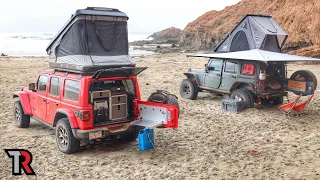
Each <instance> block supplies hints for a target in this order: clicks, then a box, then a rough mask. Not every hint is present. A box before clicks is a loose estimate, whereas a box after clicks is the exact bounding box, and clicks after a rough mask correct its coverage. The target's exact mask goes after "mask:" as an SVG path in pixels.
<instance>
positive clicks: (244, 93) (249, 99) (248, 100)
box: [230, 89, 254, 108]
mask: <svg viewBox="0 0 320 180" xmlns="http://www.w3.org/2000/svg"><path fill="white" fill-rule="evenodd" d="M230 98H231V99H238V100H240V101H243V102H244V104H245V108H252V107H253V106H254V98H253V96H252V95H251V93H250V92H249V91H248V90H246V89H237V90H235V91H233V92H232V93H231V96H230Z"/></svg>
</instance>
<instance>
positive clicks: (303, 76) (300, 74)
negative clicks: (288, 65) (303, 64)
mask: <svg viewBox="0 0 320 180" xmlns="http://www.w3.org/2000/svg"><path fill="white" fill-rule="evenodd" d="M290 79H291V80H295V81H299V80H300V81H309V82H313V85H312V86H311V92H312V93H313V92H314V91H315V90H316V89H317V85H318V83H317V82H318V81H317V77H316V76H315V75H314V74H313V73H312V72H311V71H308V70H299V71H296V72H294V73H293V74H292V75H291V77H290ZM293 93H295V94H296V95H300V94H301V93H299V92H293ZM302 95H303V96H306V95H309V94H304V93H302Z"/></svg>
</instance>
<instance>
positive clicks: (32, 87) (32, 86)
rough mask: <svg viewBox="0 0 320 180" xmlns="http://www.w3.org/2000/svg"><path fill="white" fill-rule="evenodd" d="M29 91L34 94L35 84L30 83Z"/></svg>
mask: <svg viewBox="0 0 320 180" xmlns="http://www.w3.org/2000/svg"><path fill="white" fill-rule="evenodd" d="M29 90H31V91H33V92H35V91H36V84H35V83H30V84H29Z"/></svg>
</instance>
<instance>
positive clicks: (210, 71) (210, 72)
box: [204, 59, 223, 89]
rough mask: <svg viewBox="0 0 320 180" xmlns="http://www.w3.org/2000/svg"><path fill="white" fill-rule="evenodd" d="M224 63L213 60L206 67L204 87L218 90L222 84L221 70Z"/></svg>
mask: <svg viewBox="0 0 320 180" xmlns="http://www.w3.org/2000/svg"><path fill="white" fill-rule="evenodd" d="M222 63H223V61H222V60H220V59H211V60H210V62H209V63H208V65H207V67H206V72H205V77H204V86H205V87H207V88H214V89H218V88H219V86H220V82H221V70H222Z"/></svg>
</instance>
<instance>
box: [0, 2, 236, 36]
mask: <svg viewBox="0 0 320 180" xmlns="http://www.w3.org/2000/svg"><path fill="white" fill-rule="evenodd" d="M1 1H2V2H1V6H0V32H13V33H16V32H56V31H58V30H59V29H60V28H61V27H62V25H63V24H64V23H65V22H66V21H67V20H68V18H70V16H71V14H72V13H73V12H74V11H75V10H76V9H83V8H86V7H87V6H95V7H111V8H117V9H119V10H120V11H123V12H125V13H127V15H128V16H129V18H130V19H129V27H128V28H129V32H131V33H132V32H156V31H159V30H162V29H165V28H167V27H170V26H174V27H178V28H181V29H183V28H184V27H185V26H186V25H187V23H188V22H191V21H193V20H194V19H196V18H197V17H199V16H200V15H202V14H204V13H205V12H207V11H210V10H221V9H223V8H224V7H226V6H230V5H233V4H236V3H237V2H239V1H240V0H219V1H218V0H192V1H190V0H188V1H186V0H157V1H152V0H50V1H49V0H1Z"/></svg>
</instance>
